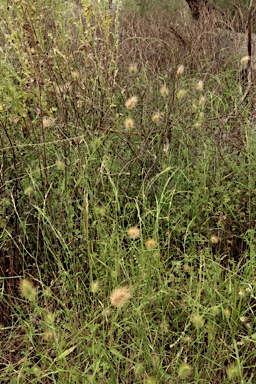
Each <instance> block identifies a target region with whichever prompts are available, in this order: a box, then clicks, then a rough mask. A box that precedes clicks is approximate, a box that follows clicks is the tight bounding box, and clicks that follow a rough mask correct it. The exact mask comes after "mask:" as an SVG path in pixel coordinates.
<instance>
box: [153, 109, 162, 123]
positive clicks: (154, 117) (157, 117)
mask: <svg viewBox="0 0 256 384" xmlns="http://www.w3.org/2000/svg"><path fill="white" fill-rule="evenodd" d="M160 119H161V113H160V112H156V113H154V115H153V116H152V121H153V122H154V123H158V122H159V120H160Z"/></svg>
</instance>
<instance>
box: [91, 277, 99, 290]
mask: <svg viewBox="0 0 256 384" xmlns="http://www.w3.org/2000/svg"><path fill="white" fill-rule="evenodd" d="M99 289H100V283H99V282H98V281H97V280H96V281H93V282H92V283H91V292H92V293H97V292H98V291H99Z"/></svg>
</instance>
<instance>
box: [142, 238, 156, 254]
mask: <svg viewBox="0 0 256 384" xmlns="http://www.w3.org/2000/svg"><path fill="white" fill-rule="evenodd" d="M145 245H146V248H147V249H148V250H149V251H151V250H153V249H156V247H157V241H156V240H155V239H152V238H149V239H147V240H146V244H145Z"/></svg>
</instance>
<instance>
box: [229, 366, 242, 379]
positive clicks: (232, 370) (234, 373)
mask: <svg viewBox="0 0 256 384" xmlns="http://www.w3.org/2000/svg"><path fill="white" fill-rule="evenodd" d="M227 375H228V378H229V379H231V380H232V379H235V378H236V377H238V376H239V368H238V366H237V365H235V364H231V365H230V366H229V367H228V368H227Z"/></svg>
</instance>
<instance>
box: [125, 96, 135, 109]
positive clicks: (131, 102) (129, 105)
mask: <svg viewBox="0 0 256 384" xmlns="http://www.w3.org/2000/svg"><path fill="white" fill-rule="evenodd" d="M137 102H138V98H137V96H132V97H130V98H129V99H128V100H127V101H126V103H125V106H126V108H127V109H132V108H134V107H135V106H136V104H137Z"/></svg>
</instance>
